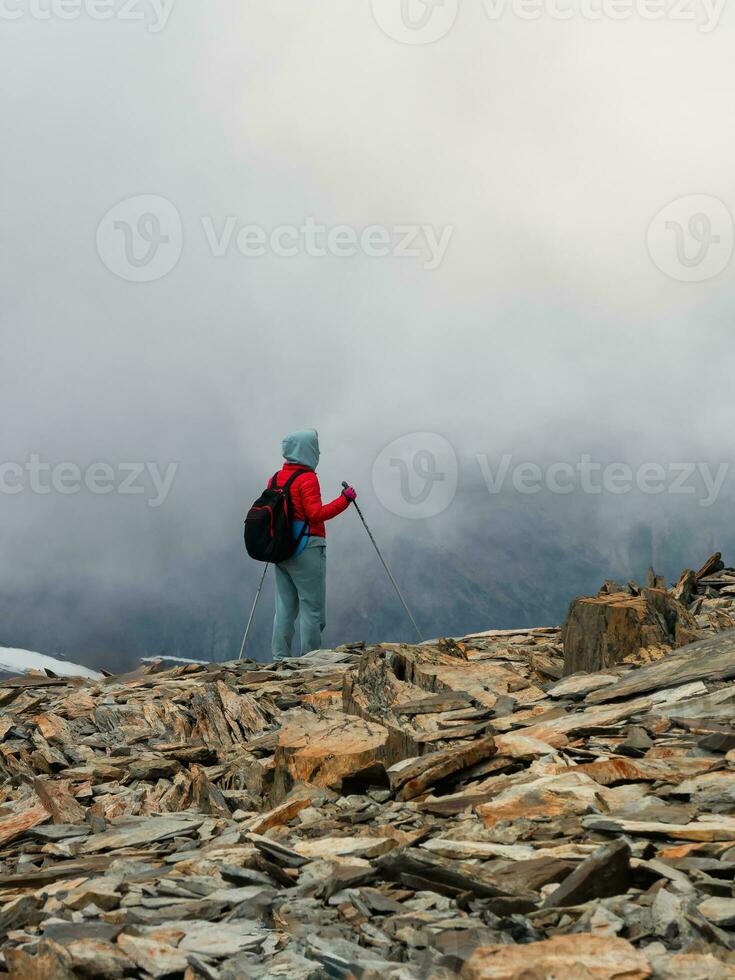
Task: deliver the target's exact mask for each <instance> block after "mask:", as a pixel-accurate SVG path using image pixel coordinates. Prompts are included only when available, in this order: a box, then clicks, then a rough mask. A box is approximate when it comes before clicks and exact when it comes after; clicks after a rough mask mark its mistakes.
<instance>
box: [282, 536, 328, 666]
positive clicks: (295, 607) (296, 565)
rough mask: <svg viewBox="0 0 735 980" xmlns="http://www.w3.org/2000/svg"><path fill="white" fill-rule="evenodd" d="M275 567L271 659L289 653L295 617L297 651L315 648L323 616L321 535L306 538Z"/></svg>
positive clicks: (323, 552)
mask: <svg viewBox="0 0 735 980" xmlns="http://www.w3.org/2000/svg"><path fill="white" fill-rule="evenodd" d="M275 568H276V615H275V618H274V620H273V644H272V651H273V659H274V660H281V659H282V658H283V657H290V656H291V655H292V654H291V641H292V640H293V635H294V631H295V626H296V617H297V616H298V619H299V629H300V633H301V655H302V656H303V655H304V654H305V653H309V652H310V651H311V650H318V649H319V648H320V647H321V645H322V630H323V629H324V627H325V625H326V616H327V587H326V586H327V582H326V577H327V547H326V542H325V540H324V538H309V541H308V542H307V545H306V547H305V548H304V550H303V551H302V552H301V554H300V555H297V556H296V557H295V558H289V559H288V560H287V561H282V562H281V563H280V564H279V565H276V566H275Z"/></svg>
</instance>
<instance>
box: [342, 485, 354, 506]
mask: <svg viewBox="0 0 735 980" xmlns="http://www.w3.org/2000/svg"><path fill="white" fill-rule="evenodd" d="M342 496H343V497H347V499H348V500H349V502H350V503H352V502H353V501H354V500H357V492H356V491H355V490H353V489H352V487H345V488H344V490H343V491H342Z"/></svg>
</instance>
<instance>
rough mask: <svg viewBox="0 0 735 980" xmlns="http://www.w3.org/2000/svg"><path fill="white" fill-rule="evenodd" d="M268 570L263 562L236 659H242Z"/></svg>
mask: <svg viewBox="0 0 735 980" xmlns="http://www.w3.org/2000/svg"><path fill="white" fill-rule="evenodd" d="M267 571H268V562H266V563H265V568H264V569H263V574H262V575H261V576H260V584H259V585H258V591H257V592H256V593H255V602H254V603H253V608H252V609H251V610H250V615H249V616H248V625H247V626H246V627H245V635H244V636H243V638H242V646H241V647H240V656H239V657H238V658H237V659H238V660H242V655H243V653H244V652H245V644H246V643H247V642H248V636H249V635H250V627H251V626H252V625H253V616H254V615H255V607H256V606H257V605H258V599H260V593H261V592H262V590H263V582H265V573H266V572H267Z"/></svg>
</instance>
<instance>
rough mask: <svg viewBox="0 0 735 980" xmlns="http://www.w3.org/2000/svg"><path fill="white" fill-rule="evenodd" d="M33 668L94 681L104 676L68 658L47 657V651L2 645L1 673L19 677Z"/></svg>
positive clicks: (0, 657) (60, 675)
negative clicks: (35, 651) (17, 648)
mask: <svg viewBox="0 0 735 980" xmlns="http://www.w3.org/2000/svg"><path fill="white" fill-rule="evenodd" d="M32 670H37V671H39V672H40V673H45V671H46V670H51V671H53V673H54V674H57V675H58V676H59V677H86V678H88V679H89V680H93V681H98V680H101V679H102V677H103V676H104V675H103V674H100V673H99V671H97V670H91V669H90V668H89V667H82V666H81V665H80V664H72V663H69V661H68V660H59V659H57V658H56V657H47V656H46V654H45V653H34V652H33V651H32V650H14V649H12V648H11V647H0V673H3V674H11V675H12V676H14V677H17V676H18V675H19V674H28V673H29V672H30V671H32Z"/></svg>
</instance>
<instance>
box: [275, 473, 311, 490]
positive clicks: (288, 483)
mask: <svg viewBox="0 0 735 980" xmlns="http://www.w3.org/2000/svg"><path fill="white" fill-rule="evenodd" d="M311 472H312V471H311V470H310V469H309V467H308V466H305V467H304V468H303V469H300V470H297V471H296V472H295V473H292V474H291V476H290V477H289V478H288V479H287V480H286V482H285V483H284V485H283V487H282V489H283V492H284V493H288V492H289V490H290V489H291V484H292V483H293V482H294V480H297V479H298V478H299V477H300V476H303V475H304V473H311ZM276 476H278V474H276ZM274 479H275V477H274Z"/></svg>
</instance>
